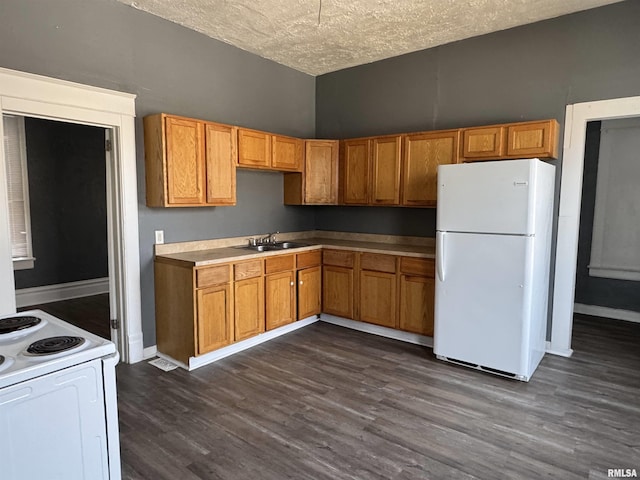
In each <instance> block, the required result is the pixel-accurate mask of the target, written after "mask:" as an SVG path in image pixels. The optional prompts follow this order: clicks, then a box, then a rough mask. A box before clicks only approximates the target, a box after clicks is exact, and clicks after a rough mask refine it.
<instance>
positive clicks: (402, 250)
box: [156, 232, 435, 267]
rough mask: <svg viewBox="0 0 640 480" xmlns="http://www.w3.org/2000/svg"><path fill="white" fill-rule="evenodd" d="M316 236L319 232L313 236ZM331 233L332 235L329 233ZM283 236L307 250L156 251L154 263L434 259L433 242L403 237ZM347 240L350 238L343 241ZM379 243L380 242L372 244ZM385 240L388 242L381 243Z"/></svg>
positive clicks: (196, 264) (191, 264)
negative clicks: (350, 254)
mask: <svg viewBox="0 0 640 480" xmlns="http://www.w3.org/2000/svg"><path fill="white" fill-rule="evenodd" d="M313 233H314V234H318V233H319V232H313ZM332 233H333V232H332ZM284 236H287V237H289V238H287V240H292V241H296V242H300V243H306V244H309V246H307V247H299V248H292V249H286V250H276V251H269V252H256V251H253V250H248V249H244V248H239V247H238V246H221V247H218V248H198V249H194V250H186V251H173V252H171V251H169V252H159V251H158V250H159V249H158V250H156V260H158V261H160V262H167V263H172V264H178V265H181V266H184V267H204V266H208V265H215V264H219V263H227V262H238V261H243V260H251V259H254V258H266V257H270V256H274V255H283V254H293V253H301V252H306V251H312V250H318V249H321V248H332V249H336V250H356V251H359V252H369V253H382V254H387V255H402V256H409V257H418V258H435V246H434V242H433V241H432V240H433V239H431V238H425V239H424V241H423V242H421V243H418V242H417V241H416V237H407V243H406V244H403V243H401V242H402V237H390V236H384V235H380V236H375V235H361V234H341V233H340V232H337V233H336V234H334V235H332V236H333V237H334V238H326V237H324V236H306V235H300V236H294V235H293V234H290V235H283V237H284ZM335 237H343V238H335ZM345 237H350V238H345ZM372 240H380V241H372ZM385 240H389V241H385Z"/></svg>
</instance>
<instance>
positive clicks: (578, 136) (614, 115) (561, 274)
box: [547, 97, 640, 357]
mask: <svg viewBox="0 0 640 480" xmlns="http://www.w3.org/2000/svg"><path fill="white" fill-rule="evenodd" d="M637 116H640V97H628V98H617V99H612V100H601V101H597V102H585V103H577V104H574V105H567V108H566V116H565V137H564V149H563V160H562V176H561V184H560V209H559V217H558V237H557V244H556V259H555V274H554V293H553V310H552V323H551V341H550V344H549V347H548V349H547V351H548V352H549V353H553V354H557V355H562V356H566V357H569V356H571V354H572V353H573V351H572V349H571V335H572V329H573V313H574V312H573V310H574V296H575V282H576V260H577V254H578V237H579V228H580V209H581V198H582V183H583V182H582V180H583V171H584V154H585V141H586V132H587V123H588V122H590V121H598V120H612V119H620V118H629V117H637Z"/></svg>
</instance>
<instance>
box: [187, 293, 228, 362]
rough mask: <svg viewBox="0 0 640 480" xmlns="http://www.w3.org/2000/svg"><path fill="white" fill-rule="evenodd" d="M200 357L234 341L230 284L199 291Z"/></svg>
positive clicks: (197, 296)
mask: <svg viewBox="0 0 640 480" xmlns="http://www.w3.org/2000/svg"><path fill="white" fill-rule="evenodd" d="M196 298H197V309H198V329H197V331H198V352H197V353H198V355H202V354H203V353H207V352H210V351H212V350H215V349H217V348H220V347H224V346H225V345H229V344H230V343H231V342H232V341H233V318H232V315H231V311H232V310H231V288H230V287H229V284H226V285H218V286H216V287H210V288H204V289H202V290H198V291H197V295H196Z"/></svg>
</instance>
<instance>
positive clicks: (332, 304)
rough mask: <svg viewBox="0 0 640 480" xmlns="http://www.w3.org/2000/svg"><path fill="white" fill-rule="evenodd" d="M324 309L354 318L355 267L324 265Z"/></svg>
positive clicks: (327, 311)
mask: <svg viewBox="0 0 640 480" xmlns="http://www.w3.org/2000/svg"><path fill="white" fill-rule="evenodd" d="M322 311H323V312H324V313H330V314H332V315H338V316H339V317H344V318H351V319H353V268H346V267H335V266H329V265H325V266H324V267H322Z"/></svg>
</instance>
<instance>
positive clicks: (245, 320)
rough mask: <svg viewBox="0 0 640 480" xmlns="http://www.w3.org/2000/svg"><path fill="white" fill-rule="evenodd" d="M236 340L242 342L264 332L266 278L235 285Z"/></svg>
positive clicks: (250, 279)
mask: <svg viewBox="0 0 640 480" xmlns="http://www.w3.org/2000/svg"><path fill="white" fill-rule="evenodd" d="M234 304H235V308H234V310H235V311H234V319H235V340H236V341H240V340H244V339H246V338H249V337H253V336H254V335H257V334H259V333H262V332H264V328H265V326H264V277H263V276H262V272H261V273H260V276H259V277H255V278H248V279H246V280H240V281H236V282H235V283H234Z"/></svg>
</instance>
